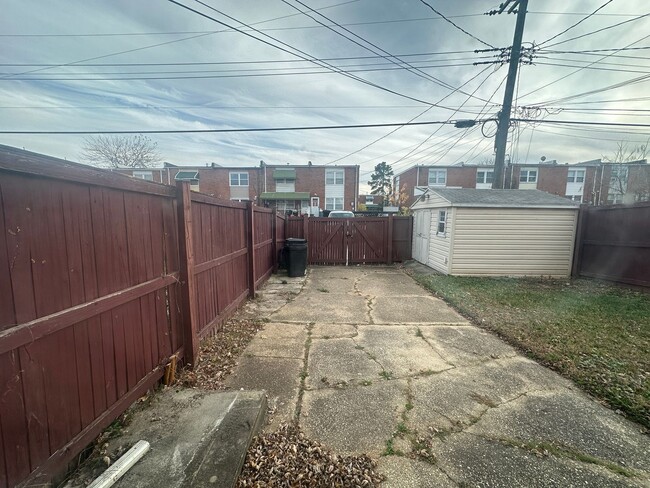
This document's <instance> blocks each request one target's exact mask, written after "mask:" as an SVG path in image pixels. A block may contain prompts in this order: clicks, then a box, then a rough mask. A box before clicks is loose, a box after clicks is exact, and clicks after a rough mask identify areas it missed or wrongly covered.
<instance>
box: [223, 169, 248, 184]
mask: <svg viewBox="0 0 650 488" xmlns="http://www.w3.org/2000/svg"><path fill="white" fill-rule="evenodd" d="M244 175H245V176H246V178H245V179H246V184H245V185H244V184H242V176H244ZM233 176H234V177H236V183H235V184H234V185H233ZM228 181H229V183H230V186H248V183H249V179H248V172H247V171H231V172H230V174H229V177H228Z"/></svg>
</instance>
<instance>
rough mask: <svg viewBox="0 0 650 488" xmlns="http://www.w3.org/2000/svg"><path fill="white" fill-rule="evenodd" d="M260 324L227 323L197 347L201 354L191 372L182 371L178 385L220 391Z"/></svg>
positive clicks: (242, 321)
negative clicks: (199, 348) (199, 347)
mask: <svg viewBox="0 0 650 488" xmlns="http://www.w3.org/2000/svg"><path fill="white" fill-rule="evenodd" d="M263 327H264V324H263V322H261V321H259V320H250V319H236V318H233V319H230V320H229V321H228V322H226V323H225V324H224V326H223V327H222V328H221V330H219V331H218V332H217V333H216V334H215V335H214V336H213V337H211V338H209V339H206V340H205V341H203V342H202V343H201V352H200V354H199V360H198V363H197V365H196V367H195V368H194V369H193V370H191V371H190V370H189V369H186V370H183V371H182V372H181V374H180V375H179V377H178V382H179V383H180V384H181V385H183V386H187V387H190V388H200V389H203V390H223V389H224V388H225V385H224V380H225V379H226V377H227V376H228V375H229V374H230V373H231V372H232V370H233V369H234V367H235V364H236V362H237V358H238V357H239V355H240V354H241V353H242V352H243V351H244V349H246V346H247V345H248V343H249V342H250V341H251V339H253V337H254V336H255V334H256V333H257V332H258V331H259V330H261V329H262V328H263Z"/></svg>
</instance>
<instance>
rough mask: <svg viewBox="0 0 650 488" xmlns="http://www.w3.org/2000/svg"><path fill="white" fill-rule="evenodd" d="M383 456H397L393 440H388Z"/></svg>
mask: <svg viewBox="0 0 650 488" xmlns="http://www.w3.org/2000/svg"><path fill="white" fill-rule="evenodd" d="M381 455H382V456H394V455H395V448H394V447H393V439H388V440H387V441H386V447H385V448H384V452H382V453H381Z"/></svg>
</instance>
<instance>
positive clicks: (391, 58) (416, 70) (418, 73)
mask: <svg viewBox="0 0 650 488" xmlns="http://www.w3.org/2000/svg"><path fill="white" fill-rule="evenodd" d="M196 1H198V0H196ZM294 1H295V2H297V3H298V4H300V5H302V6H303V7H305V8H306V9H308V10H309V11H311V12H313V13H314V14H316V15H318V16H320V17H322V18H323V19H325V20H326V21H328V22H330V23H332V24H334V25H336V26H337V27H339V28H341V29H343V30H344V31H345V32H347V33H349V34H351V35H352V36H354V37H355V38H357V39H359V40H361V41H362V42H364V43H365V44H368V45H370V46H372V47H373V48H375V49H377V50H379V51H380V52H381V53H384V54H385V55H386V56H384V55H382V54H380V53H378V52H377V51H375V50H374V49H371V48H369V47H367V46H365V45H364V44H361V43H360V42H358V41H356V40H355V39H352V38H350V37H349V36H347V35H345V34H343V33H342V32H339V31H337V30H336V29H334V28H333V27H330V26H326V25H325V24H323V23H322V22H321V21H320V20H318V19H316V18H314V17H313V16H312V15H310V14H309V13H307V12H306V11H303V10H300V9H299V8H298V7H296V6H294V5H292V4H291V3H289V2H288V1H287V0H282V2H283V3H285V4H286V5H289V6H290V7H292V8H294V9H296V10H297V11H298V12H300V13H302V14H304V15H306V16H307V17H309V18H310V19H312V20H313V21H314V22H317V23H318V24H320V25H323V26H325V27H327V28H328V29H329V30H331V31H332V32H334V33H335V34H337V35H339V36H341V37H343V38H345V39H347V40H349V41H350V42H353V43H354V44H356V45H357V46H360V47H361V48H363V49H365V50H367V51H370V52H372V53H373V54H377V55H379V56H382V57H383V58H384V59H386V60H388V61H390V62H392V63H393V64H395V65H397V66H402V64H404V65H406V66H407V67H408V68H412V69H413V70H414V71H411V69H408V68H406V69H407V71H409V72H412V73H413V74H415V75H416V76H420V77H421V78H422V77H424V78H425V79H427V80H429V81H433V82H434V83H436V84H437V85H441V86H445V87H448V88H449V89H451V88H453V87H452V86H451V85H449V84H448V83H445V82H443V81H442V80H440V79H438V78H435V77H433V76H431V75H430V74H429V73H425V72H424V71H422V70H421V69H419V68H416V67H414V66H413V65H411V64H409V63H408V62H406V61H404V60H402V59H400V58H398V57H397V56H395V55H393V54H392V53H390V52H388V51H386V50H385V49H383V48H382V47H380V46H378V45H377V44H374V43H373V42H370V41H369V40H367V39H365V38H363V37H361V36H359V35H358V34H356V33H354V32H352V31H351V30H350V29H347V28H345V27H343V26H342V25H340V24H339V23H337V22H335V21H334V20H332V19H330V18H329V17H327V16H325V15H323V14H322V13H320V12H316V11H315V10H314V9H312V8H311V7H309V6H308V5H306V4H305V3H303V2H302V1H301V0H294ZM398 61H399V62H398ZM454 91H459V92H460V93H464V92H463V91H462V90H460V89H455V90H454Z"/></svg>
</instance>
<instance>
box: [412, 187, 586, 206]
mask: <svg viewBox="0 0 650 488" xmlns="http://www.w3.org/2000/svg"><path fill="white" fill-rule="evenodd" d="M428 193H431V194H436V195H438V196H439V197H440V198H442V199H444V200H447V201H448V202H449V203H450V204H451V205H452V206H455V207H542V208H577V207H578V206H579V204H578V203H576V202H572V201H571V200H569V199H567V198H564V197H559V196H557V195H552V194H550V193H546V192H545V191H541V190H492V189H487V190H479V189H476V188H435V189H431V188H430V189H428V190H427V191H425V192H424V194H423V195H422V196H421V197H420V199H419V200H418V202H416V203H422V202H423V198H426V197H425V196H424V195H426V194H428Z"/></svg>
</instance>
